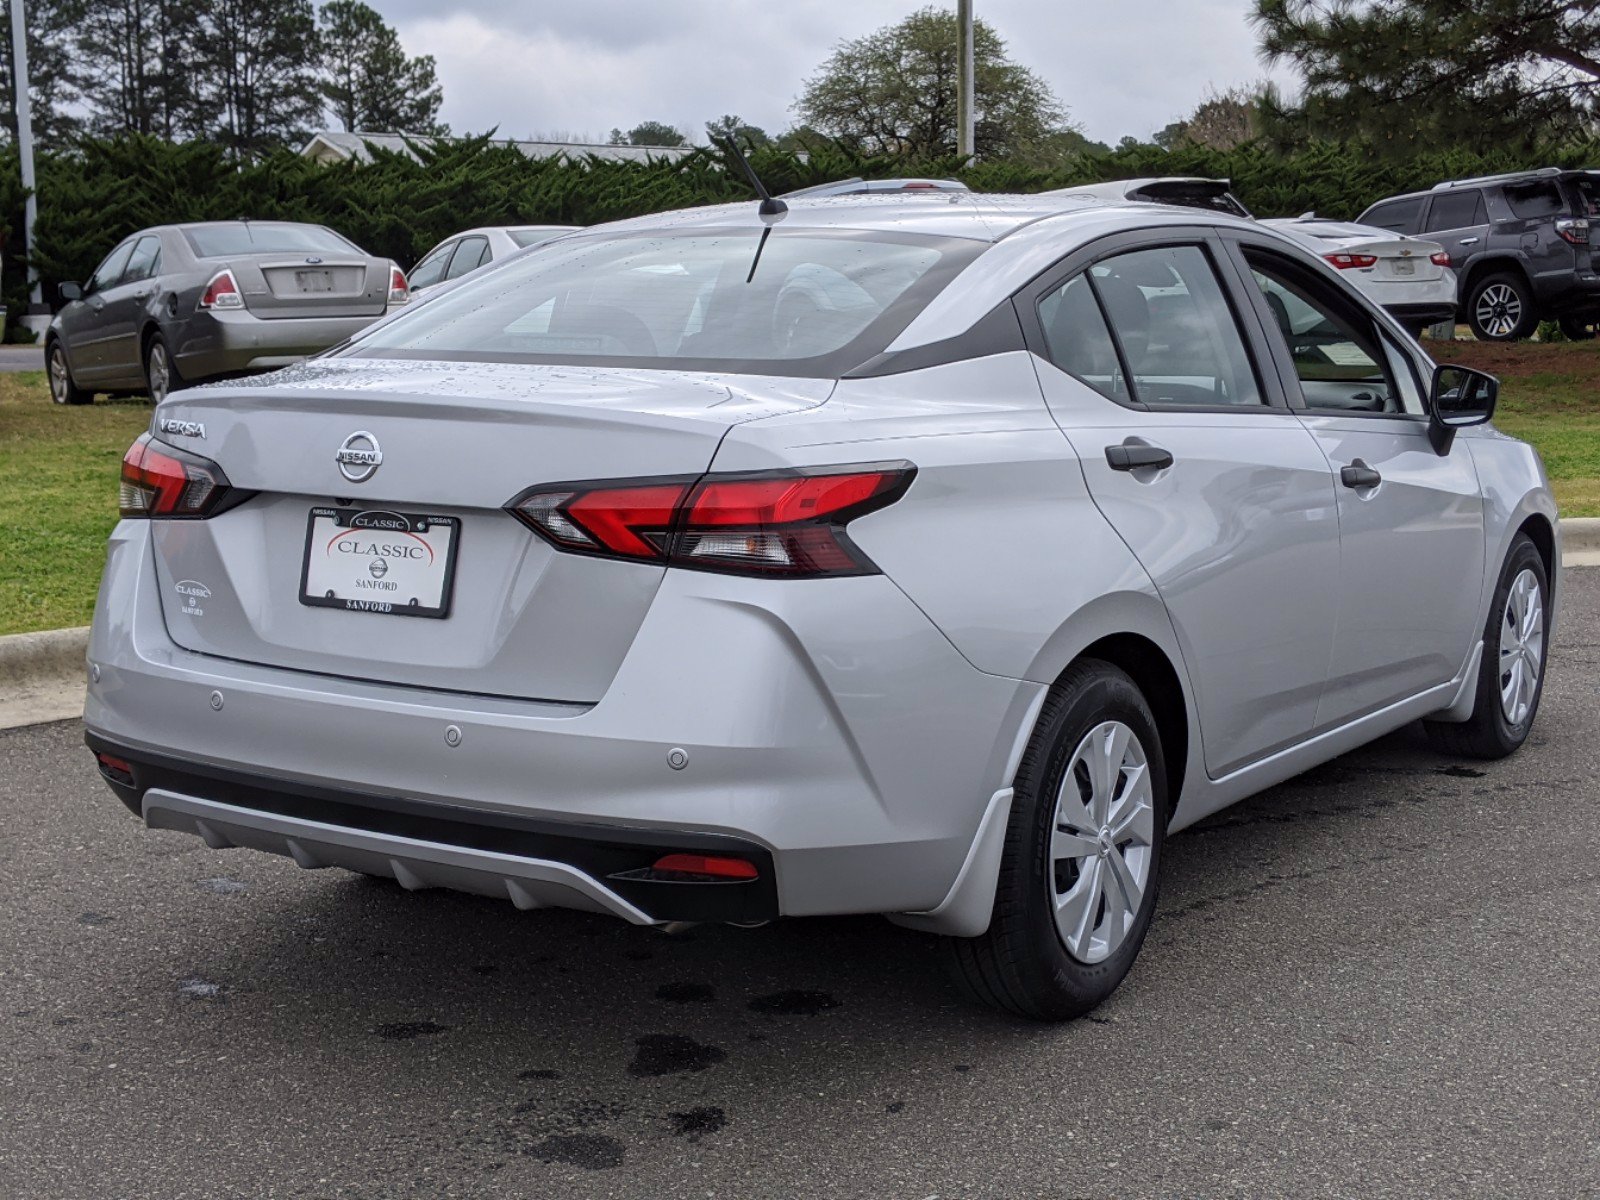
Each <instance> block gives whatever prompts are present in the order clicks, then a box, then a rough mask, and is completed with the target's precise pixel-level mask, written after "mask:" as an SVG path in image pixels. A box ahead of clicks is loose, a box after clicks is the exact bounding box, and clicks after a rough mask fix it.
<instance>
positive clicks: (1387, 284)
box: [1261, 216, 1457, 334]
mask: <svg viewBox="0 0 1600 1200" xmlns="http://www.w3.org/2000/svg"><path fill="white" fill-rule="evenodd" d="M1261 223H1262V224H1263V225H1270V226H1272V227H1273V228H1274V229H1277V230H1279V231H1280V232H1282V233H1286V234H1288V235H1289V236H1290V237H1292V238H1294V239H1295V241H1297V242H1300V243H1302V244H1303V245H1305V247H1306V248H1307V249H1308V250H1310V251H1311V252H1312V253H1314V254H1317V255H1319V256H1321V258H1322V261H1323V262H1325V263H1327V264H1328V265H1330V266H1332V267H1334V268H1336V269H1338V270H1340V271H1343V272H1344V273H1345V278H1346V279H1348V280H1349V281H1350V282H1351V283H1353V284H1355V286H1356V287H1358V288H1360V289H1361V291H1362V292H1364V293H1366V295H1367V297H1368V298H1369V299H1370V300H1372V301H1373V302H1374V303H1376V304H1379V305H1381V306H1382V307H1383V308H1384V309H1385V310H1386V311H1387V312H1388V313H1389V315H1390V316H1392V317H1394V319H1395V320H1397V321H1399V322H1400V324H1401V325H1403V326H1405V328H1406V329H1408V330H1409V331H1410V332H1411V333H1413V334H1417V333H1421V332H1422V331H1423V330H1424V329H1426V328H1427V327H1428V326H1429V325H1434V324H1437V323H1439V322H1441V321H1450V322H1452V323H1453V322H1454V321H1455V319H1456V306H1457V305H1456V276H1455V272H1454V271H1452V270H1451V269H1450V255H1449V254H1448V253H1446V252H1445V249H1444V247H1443V246H1441V245H1439V243H1437V242H1430V241H1424V240H1422V239H1421V238H1413V237H1407V236H1406V235H1405V234H1399V233H1391V232H1390V231H1389V230H1387V229H1377V228H1374V227H1372V226H1370V225H1357V224H1355V223H1353V222H1350V221H1328V220H1323V219H1321V218H1318V217H1314V216H1304V217H1270V218H1267V219H1266V220H1263V221H1262V222H1261Z"/></svg>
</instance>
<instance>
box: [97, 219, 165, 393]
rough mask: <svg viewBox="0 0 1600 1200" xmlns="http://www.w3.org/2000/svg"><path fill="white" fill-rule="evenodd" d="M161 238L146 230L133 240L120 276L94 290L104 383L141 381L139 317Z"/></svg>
mask: <svg viewBox="0 0 1600 1200" xmlns="http://www.w3.org/2000/svg"><path fill="white" fill-rule="evenodd" d="M160 258H161V239H160V238H158V237H156V235H155V234H153V233H147V234H145V235H143V236H142V237H140V238H139V239H138V240H137V241H135V242H134V244H133V249H132V251H131V252H130V253H129V255H128V261H127V263H126V264H125V265H124V267H123V269H122V274H121V276H120V277H119V278H118V279H117V280H116V281H115V282H113V283H111V284H110V285H109V286H108V287H106V289H105V290H104V291H103V292H100V293H98V294H99V297H100V301H101V308H100V333H101V337H100V366H101V368H102V374H101V378H102V379H103V380H104V381H105V382H107V383H113V384H122V385H126V386H134V387H138V386H141V385H143V383H144V363H143V361H141V360H142V347H141V346H140V345H139V317H140V314H141V313H142V312H143V311H144V307H145V304H146V302H147V301H148V300H149V299H150V297H151V296H153V295H155V291H156V284H155V280H154V279H153V278H152V276H154V274H155V273H156V270H157V269H158V267H159V265H160Z"/></svg>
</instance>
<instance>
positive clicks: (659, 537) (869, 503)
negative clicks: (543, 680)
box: [508, 462, 916, 578]
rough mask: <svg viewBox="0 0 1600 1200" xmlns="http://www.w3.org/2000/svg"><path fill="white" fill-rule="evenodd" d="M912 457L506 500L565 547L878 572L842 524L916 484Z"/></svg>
mask: <svg viewBox="0 0 1600 1200" xmlns="http://www.w3.org/2000/svg"><path fill="white" fill-rule="evenodd" d="M915 474H916V468H915V467H913V466H912V465H911V464H910V463H904V462H900V463H887V464H881V465H873V466H861V467H840V468H829V469H827V470H821V471H773V472H764V473H762V474H759V475H706V476H704V477H702V478H700V479H697V480H696V479H654V480H641V481H639V482H637V483H633V482H617V483H610V482H601V483H580V484H560V485H556V486H553V487H542V488H535V489H533V490H532V491H529V492H525V493H524V494H523V495H522V496H520V497H518V498H517V499H516V500H514V501H512V503H511V504H510V505H508V508H509V509H510V511H511V512H512V513H514V514H515V515H516V516H517V517H518V518H519V519H521V520H522V521H523V522H524V523H525V524H527V525H529V526H531V527H532V528H533V529H534V530H536V531H537V532H538V533H540V534H542V535H543V536H544V537H545V538H546V539H548V540H549V541H551V542H553V543H554V544H555V545H557V546H559V547H560V548H562V549H564V550H573V551H577V552H578V553H581V554H597V555H603V556H605V557H607V558H626V559H633V560H636V561H645V562H659V563H662V564H664V565H671V566H675V567H693V568H696V569H698V570H702V571H729V572H734V573H738V574H752V575H780V576H790V577H805V578H814V577H817V576H823V575H865V574H870V573H873V572H875V571H876V570H877V568H876V567H875V566H873V564H872V563H871V562H870V561H868V559H867V558H866V556H865V555H863V554H862V553H861V552H860V551H859V550H857V549H856V548H855V546H854V545H852V544H851V542H850V540H849V538H848V537H847V536H846V535H845V525H847V524H848V523H849V522H850V521H852V520H854V519H855V518H857V517H859V516H862V515H864V514H866V513H869V512H872V511H873V510H875V509H879V508H882V507H883V506H884V505H886V504H892V503H893V502H894V501H895V500H897V499H899V498H900V496H901V495H903V494H904V492H905V490H906V488H908V487H909V486H910V485H911V480H912V477H913V476H914V475H915Z"/></svg>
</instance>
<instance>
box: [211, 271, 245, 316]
mask: <svg viewBox="0 0 1600 1200" xmlns="http://www.w3.org/2000/svg"><path fill="white" fill-rule="evenodd" d="M200 307H201V308H243V307H244V293H243V292H241V291H240V290H239V281H238V280H237V279H235V278H234V277H233V272H232V271H229V270H227V269H223V270H221V271H218V272H217V273H216V274H215V275H213V276H212V277H211V282H210V283H208V284H206V290H205V291H203V292H201V293H200Z"/></svg>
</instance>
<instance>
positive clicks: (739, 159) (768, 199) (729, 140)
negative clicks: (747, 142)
mask: <svg viewBox="0 0 1600 1200" xmlns="http://www.w3.org/2000/svg"><path fill="white" fill-rule="evenodd" d="M717 140H718V141H720V142H721V143H722V145H723V148H724V149H726V150H727V152H728V154H729V156H730V157H732V159H733V160H734V161H735V162H736V163H738V164H739V169H740V170H741V171H743V172H744V177H745V178H746V179H748V180H749V181H750V186H751V187H753V188H755V190H756V195H758V196H760V197H761V207H760V209H759V210H757V211H759V212H760V213H761V215H762V216H763V217H777V216H781V215H783V214H784V213H786V212H788V211H789V206H788V205H787V204H785V203H784V202H783V201H782V200H779V199H776V198H775V197H774V196H773V194H772V193H771V192H769V191H767V185H766V184H764V183H762V182H761V177H760V176H759V175H757V174H756V169H755V168H754V167H752V166H751V165H750V160H749V159H748V158H746V157H745V156H744V151H743V150H741V149H739V143H738V142H736V141H734V140H733V137H732V135H731V134H730V135H729V136H727V137H723V138H718V139H717Z"/></svg>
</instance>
